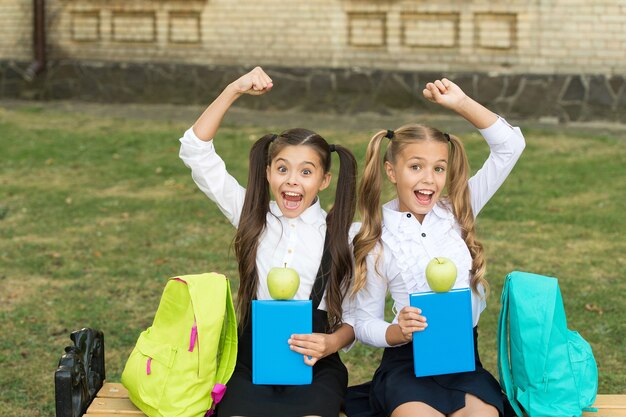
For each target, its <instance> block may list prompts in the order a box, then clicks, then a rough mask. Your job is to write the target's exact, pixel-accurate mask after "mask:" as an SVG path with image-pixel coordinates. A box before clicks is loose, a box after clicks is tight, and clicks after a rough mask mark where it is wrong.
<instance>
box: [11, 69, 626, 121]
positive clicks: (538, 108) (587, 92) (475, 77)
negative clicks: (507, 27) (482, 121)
mask: <svg viewBox="0 0 626 417" xmlns="http://www.w3.org/2000/svg"><path fill="white" fill-rule="evenodd" d="M248 69H249V67H243V66H223V67H222V66H206V65H189V64H155V63H151V64H132V63H130V64H129V63H124V64H107V65H102V64H97V65H91V64H88V63H84V62H69V61H63V63H57V64H55V65H54V66H52V67H51V68H49V69H48V71H47V72H46V73H45V74H43V75H42V76H40V77H38V78H37V79H36V80H35V81H34V82H33V83H27V82H26V81H24V80H23V79H22V77H21V74H20V71H19V68H18V66H15V65H8V64H6V63H4V64H3V63H2V62H0V97H22V98H29V99H42V100H58V99H79V100H85V101H99V102H140V103H154V102H168V103H180V104H201V105H204V104H208V103H209V102H210V101H211V100H212V99H213V98H214V97H215V96H217V94H219V93H220V91H221V90H222V89H223V87H224V86H226V84H227V83H229V82H231V81H232V80H234V79H236V78H237V77H238V76H239V75H241V74H243V73H244V72H245V71H247V70H248ZM265 69H266V70H267V71H268V73H269V74H270V75H271V76H272V79H273V80H274V82H275V85H276V87H275V88H274V90H273V91H272V92H271V94H268V95H266V96H263V97H261V98H260V99H258V100H242V101H240V102H238V105H249V106H255V108H258V109H279V110H289V109H294V110H302V111H314V112H336V113H348V114H350V113H357V112H366V111H373V112H379V113H392V112H399V111H411V112H417V113H419V112H420V111H428V112H432V111H436V110H439V109H438V107H437V106H433V105H432V104H430V103H427V102H426V101H425V100H424V98H423V97H422V95H421V91H422V89H423V87H424V85H425V83H426V82H428V81H432V80H434V79H436V78H440V77H442V76H443V75H445V76H448V77H450V78H451V79H452V80H454V81H455V82H456V83H458V84H459V85H460V86H461V87H462V88H463V89H464V91H466V92H467V93H468V94H470V95H471V96H472V97H475V98H476V99H477V100H478V101H480V102H481V103H483V104H485V105H486V106H487V107H489V108H491V109H493V110H494V111H496V112H499V113H501V114H503V115H506V116H507V117H513V118H522V119H534V120H544V121H550V122H556V121H559V122H563V123H567V122H574V121H575V122H580V121H592V120H606V121H610V122H617V123H626V82H625V80H626V77H625V76H618V75H615V76H604V75H536V74H531V75H524V74H519V75H517V74H511V75H502V74H501V75H489V74H483V73H469V72H464V73H460V72H459V73H454V72H446V73H445V74H442V73H441V72H414V71H387V70H374V69H368V70H358V69H331V68H313V69H305V68H281V67H265Z"/></svg>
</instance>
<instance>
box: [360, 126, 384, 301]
mask: <svg viewBox="0 0 626 417" xmlns="http://www.w3.org/2000/svg"><path fill="white" fill-rule="evenodd" d="M386 134H387V131H385V130H382V131H380V132H378V133H377V134H376V135H374V136H373V137H372V139H370V142H369V144H368V145H367V151H366V153H365V168H364V169H363V177H362V178H361V182H360V183H359V190H358V198H357V209H358V211H359V214H360V215H361V220H362V225H361V230H360V231H359V233H357V235H356V236H355V238H354V260H355V271H354V285H353V287H352V295H354V294H356V293H357V292H358V291H359V290H360V289H362V288H363V287H364V286H365V282H366V280H367V255H368V254H369V253H370V252H371V251H372V250H373V249H374V247H375V246H376V244H377V243H378V240H379V239H380V236H381V234H382V214H381V209H380V193H381V191H380V190H381V186H382V181H383V178H382V161H381V153H380V148H381V143H382V141H383V139H384V138H385V135H386Z"/></svg>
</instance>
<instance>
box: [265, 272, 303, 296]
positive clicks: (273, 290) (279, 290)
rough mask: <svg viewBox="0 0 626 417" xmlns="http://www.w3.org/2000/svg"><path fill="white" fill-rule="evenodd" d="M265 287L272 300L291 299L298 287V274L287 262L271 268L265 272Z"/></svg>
mask: <svg viewBox="0 0 626 417" xmlns="http://www.w3.org/2000/svg"><path fill="white" fill-rule="evenodd" d="M267 287H268V289H269V290H270V295H271V296H272V298H273V299H274V300H291V299H292V298H293V296H294V295H296V292H297V291H298V287H300V275H299V274H298V272H297V271H296V270H295V269H293V268H287V264H285V265H284V266H283V267H275V268H272V269H270V272H268V274H267Z"/></svg>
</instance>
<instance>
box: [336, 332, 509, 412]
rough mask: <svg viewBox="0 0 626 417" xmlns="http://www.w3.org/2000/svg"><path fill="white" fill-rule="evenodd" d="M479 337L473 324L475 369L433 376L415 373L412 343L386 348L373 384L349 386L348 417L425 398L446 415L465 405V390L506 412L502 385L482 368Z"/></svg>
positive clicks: (388, 408) (386, 409)
mask: <svg viewBox="0 0 626 417" xmlns="http://www.w3.org/2000/svg"><path fill="white" fill-rule="evenodd" d="M477 339H478V337H477V329H476V328H474V352H475V357H476V370H475V371H472V372H462V373H456V374H447V375H437V376H430V377H419V378H418V377H416V376H415V373H414V369H413V344H412V343H409V344H406V345H403V346H400V347H393V348H387V349H385V352H384V354H383V358H382V361H381V364H380V366H379V368H378V369H377V370H376V372H375V373H374V377H373V379H372V382H371V384H370V383H368V384H363V385H360V386H356V387H350V388H349V392H348V396H347V399H346V413H347V414H348V416H349V417H365V416H368V417H369V416H389V415H391V413H392V412H393V411H394V410H395V409H396V408H397V407H399V406H400V405H402V404H405V403H408V402H423V403H426V404H428V405H429V406H431V407H433V408H434V409H436V410H437V411H439V412H440V413H443V414H446V415H447V414H450V413H453V412H455V411H457V410H459V409H461V408H463V407H464V406H465V394H471V395H474V396H475V397H478V398H479V399H481V400H482V401H484V402H485V403H487V404H490V405H492V406H494V407H495V408H496V409H497V410H498V412H499V414H500V416H503V415H505V409H504V396H503V394H502V389H501V387H500V384H499V383H498V381H497V380H496V379H495V378H494V377H493V376H492V375H491V374H490V373H489V372H488V371H487V370H485V369H484V368H483V366H482V364H481V362H480V358H479V357H478V340H477Z"/></svg>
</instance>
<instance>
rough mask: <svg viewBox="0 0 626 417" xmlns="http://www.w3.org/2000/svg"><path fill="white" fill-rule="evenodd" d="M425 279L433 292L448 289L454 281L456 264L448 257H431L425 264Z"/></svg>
mask: <svg viewBox="0 0 626 417" xmlns="http://www.w3.org/2000/svg"><path fill="white" fill-rule="evenodd" d="M426 281H428V285H430V288H431V289H432V290H433V291H435V292H446V291H450V288H452V287H453V286H454V283H455V282H456V265H455V264H454V262H452V261H451V260H450V259H448V258H443V257H438V258H433V259H431V260H430V262H428V265H426Z"/></svg>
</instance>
